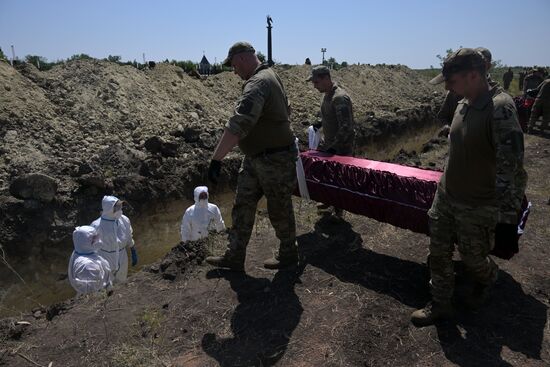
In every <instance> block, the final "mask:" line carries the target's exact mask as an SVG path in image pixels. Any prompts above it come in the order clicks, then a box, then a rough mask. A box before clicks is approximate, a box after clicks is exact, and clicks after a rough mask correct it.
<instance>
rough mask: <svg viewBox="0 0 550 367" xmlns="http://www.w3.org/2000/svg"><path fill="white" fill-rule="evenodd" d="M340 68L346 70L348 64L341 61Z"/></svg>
mask: <svg viewBox="0 0 550 367" xmlns="http://www.w3.org/2000/svg"><path fill="white" fill-rule="evenodd" d="M340 66H341V67H343V68H347V67H348V62H347V61H342V63H341V64H340Z"/></svg>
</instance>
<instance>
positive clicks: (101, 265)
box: [68, 226, 113, 294]
mask: <svg viewBox="0 0 550 367" xmlns="http://www.w3.org/2000/svg"><path fill="white" fill-rule="evenodd" d="M73 244H74V251H73V253H72V255H71V259H70V260H69V272H68V273H69V282H70V283H71V286H72V287H73V288H74V289H75V290H76V292H77V293H78V294H86V293H93V292H97V291H100V290H102V289H106V290H107V291H109V290H110V289H111V287H112V285H113V276H112V274H111V267H110V266H109V263H108V262H107V260H105V259H104V258H102V257H101V256H100V255H98V253H97V252H98V250H99V242H98V238H97V231H96V229H95V228H94V227H91V226H81V227H76V228H75V230H74V232H73Z"/></svg>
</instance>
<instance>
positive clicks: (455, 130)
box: [439, 86, 527, 222]
mask: <svg viewBox="0 0 550 367" xmlns="http://www.w3.org/2000/svg"><path fill="white" fill-rule="evenodd" d="M449 139H450V148H449V159H448V162H447V165H446V167H445V172H444V174H443V176H442V178H441V181H440V183H439V187H440V189H442V190H444V191H445V192H446V193H447V194H448V195H449V196H450V197H451V198H452V199H454V200H457V201H458V202H460V203H464V204H467V205H471V206H482V205H492V206H497V207H499V213H500V214H499V215H500V216H501V219H500V220H501V221H505V222H513V221H514V220H517V218H515V215H517V214H516V213H517V211H518V210H519V207H520V205H521V200H522V198H523V194H524V192H525V186H526V184H527V174H526V173H525V170H524V169H523V133H522V131H521V127H520V126H519V123H518V119H517V111H516V108H515V105H514V101H513V100H512V98H511V97H510V96H509V95H508V94H506V93H503V92H502V90H501V89H500V88H499V87H498V86H493V87H491V89H490V90H489V91H487V92H486V93H485V94H483V95H482V96H480V97H479V98H477V100H476V101H474V102H473V103H470V102H468V101H467V100H466V99H462V100H461V101H459V103H458V106H457V108H456V111H455V114H454V117H453V121H452V124H451V131H450V134H449Z"/></svg>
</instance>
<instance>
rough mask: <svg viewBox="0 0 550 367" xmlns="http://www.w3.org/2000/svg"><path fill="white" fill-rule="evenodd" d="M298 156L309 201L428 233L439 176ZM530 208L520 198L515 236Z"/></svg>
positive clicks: (378, 164)
mask: <svg viewBox="0 0 550 367" xmlns="http://www.w3.org/2000/svg"><path fill="white" fill-rule="evenodd" d="M300 157H301V161H302V165H303V172H304V176H305V182H306V184H307V190H308V192H309V198H310V199H312V200H315V201H318V202H321V203H325V204H328V205H333V206H336V207H338V208H342V209H344V210H346V211H349V212H351V213H355V214H360V215H364V216H366V217H369V218H373V219H375V220H377V221H380V222H384V223H389V224H392V225H394V226H396V227H400V228H404V229H409V230H411V231H413V232H418V233H424V234H428V233H429V227H428V215H427V212H428V210H429V209H430V207H431V205H432V202H433V199H434V196H435V193H436V190H437V185H438V182H439V180H440V178H441V176H442V174H443V172H439V171H432V170H426V169H420V168H415V167H408V166H401V165H398V164H393V163H385V162H378V161H371V160H368V159H363V158H354V157H343V156H337V155H330V154H328V153H323V152H319V151H315V150H311V151H307V152H302V153H300ZM297 192H298V190H297ZM529 208H530V204H529V203H528V202H527V200H526V199H524V205H523V209H524V211H523V213H522V215H520V216H519V218H518V235H521V234H522V233H523V229H524V227H525V222H526V221H527V216H528V213H529ZM510 257H511V256H510Z"/></svg>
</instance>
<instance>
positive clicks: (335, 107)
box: [308, 65, 355, 156]
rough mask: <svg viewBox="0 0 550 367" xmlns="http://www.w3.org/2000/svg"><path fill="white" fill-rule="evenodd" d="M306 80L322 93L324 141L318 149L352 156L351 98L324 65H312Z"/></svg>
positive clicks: (353, 134)
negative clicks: (333, 79) (334, 80)
mask: <svg viewBox="0 0 550 367" xmlns="http://www.w3.org/2000/svg"><path fill="white" fill-rule="evenodd" d="M308 81H311V82H312V83H313V86H314V87H315V89H317V90H318V91H319V92H321V93H324V96H323V100H322V102H321V127H322V128H323V135H324V139H323V140H324V141H323V143H322V144H321V146H320V147H319V150H323V151H326V152H328V153H331V154H338V155H348V156H352V155H353V140H354V138H355V130H354V120H353V106H352V102H351V98H350V97H349V95H348V93H347V92H346V91H345V90H344V89H343V88H342V87H340V86H339V85H337V84H336V83H334V82H333V81H332V79H331V77H330V70H329V68H327V67H326V66H324V65H319V66H316V67H314V68H313V69H312V70H311V76H310V77H309V78H308Z"/></svg>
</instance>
